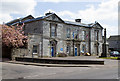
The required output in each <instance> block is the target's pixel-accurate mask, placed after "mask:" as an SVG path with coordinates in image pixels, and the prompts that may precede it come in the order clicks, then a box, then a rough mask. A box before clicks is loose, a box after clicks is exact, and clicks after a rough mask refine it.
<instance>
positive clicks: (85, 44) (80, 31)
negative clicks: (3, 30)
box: [7, 13, 103, 57]
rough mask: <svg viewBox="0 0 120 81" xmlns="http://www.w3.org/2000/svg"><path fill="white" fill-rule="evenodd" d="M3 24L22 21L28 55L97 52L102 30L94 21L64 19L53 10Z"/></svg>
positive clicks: (48, 55) (73, 54) (75, 54)
mask: <svg viewBox="0 0 120 81" xmlns="http://www.w3.org/2000/svg"><path fill="white" fill-rule="evenodd" d="M13 22H14V21H12V22H9V23H7V25H16V24H17V23H24V24H25V25H24V29H23V30H24V32H25V35H28V40H29V42H28V52H27V54H25V56H28V57H42V56H44V57H55V56H57V54H59V53H64V54H67V55H68V56H79V55H83V54H85V53H87V52H88V53H90V54H91V55H101V53H102V29H103V27H102V26H101V25H100V24H99V23H98V22H95V23H91V24H84V23H81V19H75V22H70V21H64V20H62V19H61V18H60V17H58V16H57V15H56V14H55V13H46V14H45V16H42V17H38V18H34V17H32V16H31V15H29V16H27V17H25V18H21V19H19V20H18V21H17V22H14V23H13Z"/></svg>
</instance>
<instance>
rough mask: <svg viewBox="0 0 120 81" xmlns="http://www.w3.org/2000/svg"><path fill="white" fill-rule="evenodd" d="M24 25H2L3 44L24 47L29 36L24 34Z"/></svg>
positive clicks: (0, 26)
mask: <svg viewBox="0 0 120 81" xmlns="http://www.w3.org/2000/svg"><path fill="white" fill-rule="evenodd" d="M23 26H24V24H23V25H19V26H18V25H17V26H7V25H0V28H2V46H7V47H12V48H13V47H14V48H15V47H22V46H24V45H25V44H26V43H27V36H25V35H24V31H23Z"/></svg>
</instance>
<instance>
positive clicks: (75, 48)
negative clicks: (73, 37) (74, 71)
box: [75, 48, 77, 56]
mask: <svg viewBox="0 0 120 81" xmlns="http://www.w3.org/2000/svg"><path fill="white" fill-rule="evenodd" d="M75 56H77V48H75Z"/></svg>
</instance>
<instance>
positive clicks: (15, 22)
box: [6, 13, 102, 27]
mask: <svg viewBox="0 0 120 81" xmlns="http://www.w3.org/2000/svg"><path fill="white" fill-rule="evenodd" d="M51 15H56V14H55V13H51V14H49V15H45V16H42V17H37V18H34V17H33V16H32V15H28V16H27V17H24V18H19V19H15V20H12V21H10V22H8V23H6V25H13V26H14V25H16V24H18V23H28V22H33V21H37V20H42V19H45V18H47V17H49V16H51ZM56 16H57V15H56ZM57 17H58V16H57ZM27 18H28V19H27ZM58 18H59V19H60V20H61V21H62V22H63V23H65V24H71V25H77V26H83V27H93V26H94V25H95V24H99V23H98V22H95V23H91V24H83V23H79V22H71V21H64V20H62V19H61V18H60V17H58ZM99 25H100V24H99ZM100 26H101V25H100ZM101 27H102V26H101Z"/></svg>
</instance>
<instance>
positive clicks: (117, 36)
mask: <svg viewBox="0 0 120 81" xmlns="http://www.w3.org/2000/svg"><path fill="white" fill-rule="evenodd" d="M108 41H120V35H114V36H110V37H109V38H108Z"/></svg>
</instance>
